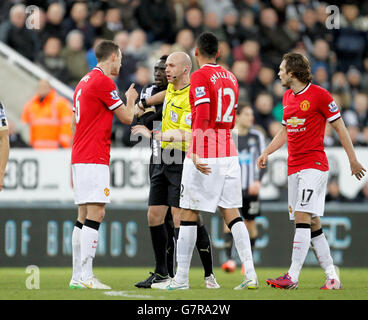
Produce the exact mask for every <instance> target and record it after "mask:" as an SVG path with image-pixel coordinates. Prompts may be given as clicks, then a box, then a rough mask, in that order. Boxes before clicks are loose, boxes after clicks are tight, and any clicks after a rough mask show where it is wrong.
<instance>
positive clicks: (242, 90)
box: [231, 60, 251, 104]
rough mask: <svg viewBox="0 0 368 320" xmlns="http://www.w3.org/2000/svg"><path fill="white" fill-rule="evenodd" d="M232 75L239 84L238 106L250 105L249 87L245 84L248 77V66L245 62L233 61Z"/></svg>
mask: <svg viewBox="0 0 368 320" xmlns="http://www.w3.org/2000/svg"><path fill="white" fill-rule="evenodd" d="M231 71H232V73H233V74H234V76H235V77H236V79H237V80H238V84H239V97H238V100H239V104H246V103H250V101H251V97H250V85H249V84H247V83H246V82H245V80H246V79H247V77H248V72H249V64H248V62H246V61H243V60H238V61H235V62H234V64H233V65H232V68H231Z"/></svg>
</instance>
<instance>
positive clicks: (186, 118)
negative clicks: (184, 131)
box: [184, 113, 192, 126]
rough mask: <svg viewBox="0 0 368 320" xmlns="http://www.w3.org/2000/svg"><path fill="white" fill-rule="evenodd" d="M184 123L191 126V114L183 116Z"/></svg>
mask: <svg viewBox="0 0 368 320" xmlns="http://www.w3.org/2000/svg"><path fill="white" fill-rule="evenodd" d="M184 121H185V123H186V124H187V125H188V126H191V125H192V114H191V113H188V114H187V115H186V116H185V119H184Z"/></svg>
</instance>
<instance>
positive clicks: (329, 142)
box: [323, 123, 337, 147]
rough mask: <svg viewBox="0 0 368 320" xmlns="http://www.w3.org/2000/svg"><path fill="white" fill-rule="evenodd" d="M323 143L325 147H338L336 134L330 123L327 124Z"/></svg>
mask: <svg viewBox="0 0 368 320" xmlns="http://www.w3.org/2000/svg"><path fill="white" fill-rule="evenodd" d="M323 143H324V145H325V147H335V146H336V145H337V141H336V137H335V132H334V130H332V126H331V125H330V124H329V123H326V128H325V135H324V138H323Z"/></svg>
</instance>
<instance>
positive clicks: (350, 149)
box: [331, 118, 366, 180]
mask: <svg viewBox="0 0 368 320" xmlns="http://www.w3.org/2000/svg"><path fill="white" fill-rule="evenodd" d="M331 125H332V127H333V128H334V129H335V131H336V133H337V135H338V136H339V139H340V142H341V145H342V146H343V148H344V149H345V152H346V154H347V156H348V159H349V162H350V169H351V175H354V176H355V177H356V178H357V179H358V180H360V179H362V178H363V176H364V172H366V170H365V169H364V168H363V166H362V165H361V164H360V163H359V161H358V160H357V157H356V155H355V151H354V146H353V143H352V141H351V138H350V135H349V132H348V130H347V129H346V126H345V124H344V121H343V120H342V118H339V119H337V120H336V121H333V122H332V123H331Z"/></svg>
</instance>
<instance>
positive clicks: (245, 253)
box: [229, 217, 257, 279]
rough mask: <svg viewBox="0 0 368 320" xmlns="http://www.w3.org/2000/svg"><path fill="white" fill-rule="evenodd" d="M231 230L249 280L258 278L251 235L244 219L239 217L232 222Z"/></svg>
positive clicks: (230, 224)
mask: <svg viewBox="0 0 368 320" xmlns="http://www.w3.org/2000/svg"><path fill="white" fill-rule="evenodd" d="M229 229H230V230H231V233H232V235H233V238H234V243H235V247H236V250H237V251H238V255H239V258H240V261H241V262H242V264H243V265H244V269H245V276H246V277H247V278H249V279H253V278H256V277H257V275H256V271H255V269H254V263H253V257H252V250H251V246H250V239H249V233H248V230H247V227H246V226H245V224H244V222H243V219H242V218H240V217H238V218H235V219H234V220H232V221H231V222H230V223H229Z"/></svg>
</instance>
